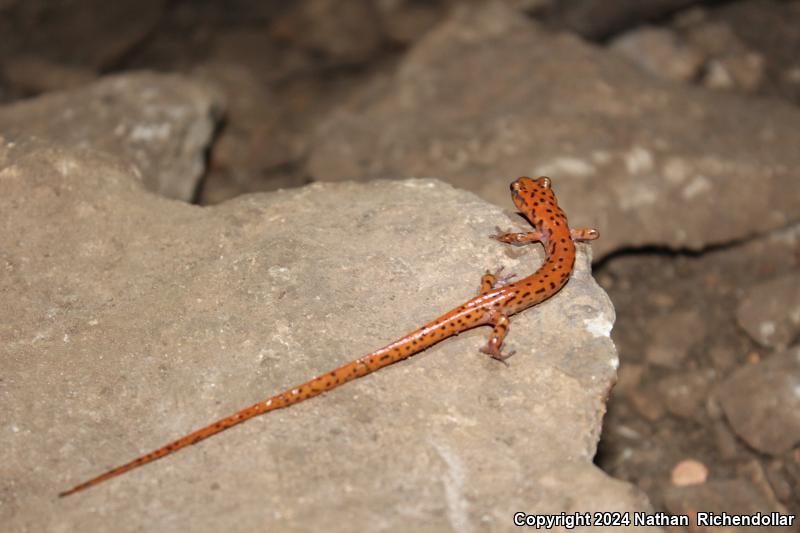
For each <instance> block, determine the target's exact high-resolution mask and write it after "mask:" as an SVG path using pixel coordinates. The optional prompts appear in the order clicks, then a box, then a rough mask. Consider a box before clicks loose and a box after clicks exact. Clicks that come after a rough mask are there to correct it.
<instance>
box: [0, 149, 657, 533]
mask: <svg viewBox="0 0 800 533" xmlns="http://www.w3.org/2000/svg"><path fill="white" fill-rule="evenodd" d="M0 185H1V186H2V189H3V191H4V194H3V195H2V196H1V197H0V224H2V227H3V228H4V231H3V232H2V234H0V239H1V240H0V251H2V257H1V258H0V261H2V263H1V264H2V266H3V271H4V275H3V276H2V277H0V293H2V294H3V300H4V302H5V305H4V307H3V310H2V313H3V314H2V316H0V328H2V329H0V341H1V342H0V346H2V351H3V353H2V357H0V365H1V367H0V375H2V376H3V379H2V382H0V387H1V389H0V390H1V391H2V392H1V393H2V402H3V409H2V411H0V428H2V429H3V430H2V432H0V450H2V451H0V464H2V469H3V470H2V475H1V476H0V480H2V481H0V483H1V484H2V487H0V491H2V494H3V506H2V507H0V522H2V523H3V524H4V526H7V527H9V528H11V529H13V530H39V531H41V530H50V531H53V530H68V531H78V530H82V531H98V530H110V529H114V530H117V531H141V530H153V529H172V528H180V529H184V530H191V531H220V530H225V531H252V530H253V529H262V530H273V531H310V530H322V529H329V528H330V524H337V525H338V529H337V530H338V531H366V530H373V531H374V530H384V531H401V530H402V531H409V530H414V531H459V532H465V531H466V532H469V531H512V530H515V527H514V526H513V525H512V522H511V519H512V515H513V513H514V512H515V511H518V510H525V511H527V512H555V513H558V512H560V511H567V512H573V511H586V510H602V509H605V510H614V511H624V510H636V509H638V510H642V509H644V508H646V502H644V501H643V497H642V496H641V494H639V493H638V492H637V491H635V490H634V489H633V488H632V487H631V486H629V485H626V484H624V483H621V482H618V481H615V480H613V479H610V478H608V477H607V476H605V475H604V474H603V473H602V472H601V471H600V470H598V469H597V468H596V467H594V466H593V465H592V462H591V460H592V456H593V455H594V453H595V446H596V443H597V440H598V437H599V432H600V422H601V418H602V415H603V412H604V405H605V398H606V395H607V394H608V390H609V387H610V385H611V383H612V382H613V379H614V376H615V368H616V364H617V356H616V353H615V350H614V347H613V344H612V343H611V341H610V339H609V337H608V333H609V330H610V328H611V326H612V324H613V321H614V311H613V308H612V306H611V303H610V302H609V300H608V299H607V298H606V296H605V294H604V293H603V292H602V291H601V290H600V289H599V288H598V286H597V285H596V284H595V283H594V281H593V279H592V278H591V276H590V273H589V268H590V266H589V265H590V249H589V247H588V245H580V246H579V257H578V261H577V271H576V273H575V275H574V277H573V279H572V280H571V281H570V283H569V284H568V285H567V287H565V289H564V290H563V291H561V292H560V293H559V294H558V295H556V296H555V297H554V298H552V299H551V300H550V301H548V302H547V303H545V304H542V305H540V306H537V307H535V308H533V309H531V310H528V311H527V312H525V313H523V314H520V315H518V316H516V317H515V318H513V319H512V332H511V334H510V335H509V338H508V344H509V345H510V347H511V348H515V349H516V350H517V354H516V355H515V356H514V357H513V358H512V360H511V361H510V366H509V367H505V366H503V365H501V364H498V363H497V362H495V361H491V360H490V359H489V358H488V357H486V356H485V355H483V354H480V353H478V351H477V348H478V347H479V346H480V345H481V344H482V343H483V342H485V337H486V334H487V332H486V331H483V330H475V331H471V332H468V333H465V334H463V335H461V336H459V337H457V338H454V339H450V340H448V341H447V342H443V343H441V344H439V345H437V346H436V347H433V348H432V349H429V350H428V351H426V352H425V353H423V354H419V355H418V356H416V357H414V358H412V359H411V360H409V361H406V362H402V363H399V364H396V365H394V366H392V367H390V368H387V369H384V370H382V371H380V372H378V373H376V374H374V375H372V376H368V377H366V378H363V379H360V380H358V381H356V382H354V383H350V384H347V385H346V386H344V387H342V388H340V389H338V390H335V391H333V392H330V393H328V394H326V395H324V396H323V397H321V398H316V399H313V400H310V401H308V402H304V403H302V404H300V405H297V406H294V407H292V408H290V409H286V410H283V411H278V412H273V413H271V414H269V415H267V416H263V417H260V418H258V419H255V420H251V421H249V422H248V423H246V424H244V425H242V426H239V427H237V428H233V429H231V430H228V431H226V432H225V433H223V434H221V435H218V436H217V437H215V438H213V439H211V440H208V441H206V442H204V443H201V444H199V445H197V446H195V447H192V448H190V449H186V450H183V451H181V452H180V453H179V454H176V455H175V456H172V457H169V458H166V459H162V460H161V461H158V462H156V463H154V464H152V465H149V466H147V467H145V468H142V469H140V470H138V471H135V472H132V473H129V474H128V475H125V476H124V477H121V478H117V479H115V480H112V481H110V482H107V483H105V484H103V485H101V486H98V487H95V488H94V489H93V490H91V491H87V492H86V493H82V494H78V495H75V496H71V497H69V498H66V499H62V500H59V499H57V498H55V495H56V493H57V492H58V491H60V490H64V489H65V488H67V487H69V486H70V485H72V484H74V483H76V482H78V481H81V480H83V479H85V478H87V477H88V476H92V475H95V474H97V473H99V472H101V471H103V470H104V469H106V468H107V467H110V466H113V465H116V464H118V463H120V462H121V461H126V460H128V459H131V458H132V457H133V456H136V455H138V454H140V453H142V452H146V451H148V450H150V449H152V448H155V447H157V446H160V445H162V444H164V443H166V442H167V441H169V440H171V439H173V438H175V437H178V436H180V435H182V434H184V433H185V432H187V431H189V430H191V429H193V428H196V427H198V426H200V425H205V424H207V423H210V422H212V421H213V420H214V419H216V418H217V417H219V416H222V415H227V414H229V413H230V412H232V411H234V410H237V409H239V408H241V407H244V406H246V405H249V404H251V403H252V402H255V401H258V400H261V399H263V398H265V397H267V396H269V395H271V394H273V393H277V392H279V391H281V390H283V389H285V388H287V387H290V386H293V385H295V384H297V383H299V382H301V381H304V380H306V379H307V378H310V377H312V376H314V375H316V374H318V373H320V372H322V371H325V370H328V369H330V368H331V367H333V366H336V365H339V364H340V363H343V362H345V361H348V360H350V359H352V358H354V357H357V356H359V355H361V354H363V353H364V352H366V351H369V350H370V349H374V348H377V347H379V346H380V345H382V344H383V343H386V342H388V341H391V340H393V339H394V338H397V337H398V336H400V335H401V334H403V333H405V332H406V331H407V330H410V329H411V328H413V327H415V326H417V325H419V324H420V322H421V321H423V320H426V319H429V318H432V317H434V316H436V315H437V314H439V313H440V312H442V311H445V310H447V309H449V308H451V307H453V306H455V305H457V304H458V303H460V302H461V301H463V300H465V299H467V298H469V297H471V296H472V295H473V294H474V292H475V290H476V288H477V282H478V278H479V275H480V274H481V273H482V272H483V270H484V269H486V268H490V267H496V266H498V265H505V266H506V267H507V269H508V270H511V271H514V272H516V273H518V274H526V273H528V272H531V271H532V270H533V269H534V268H535V267H536V265H537V264H538V263H539V262H540V261H541V259H542V252H541V250H539V249H538V248H536V247H532V248H530V249H529V250H528V251H519V250H512V251H509V250H508V249H506V248H505V247H504V246H502V245H500V244H499V243H496V242H493V241H491V240H489V239H487V237H486V235H487V233H489V232H491V230H492V228H493V227H494V226H495V225H502V226H508V225H509V221H508V220H507V219H506V217H505V216H504V215H503V213H502V212H501V211H500V210H499V209H497V208H496V207H493V206H491V205H489V204H486V203H484V202H483V201H481V200H479V199H478V198H477V197H475V196H473V195H472V194H470V193H467V192H463V191H458V190H456V189H453V188H452V187H450V186H448V185H445V184H443V183H441V182H438V181H435V180H407V181H383V182H376V183H371V184H355V183H343V184H318V185H314V186H310V187H307V188H303V189H299V190H293V191H283V192H277V193H271V194H259V195H249V196H245V197H240V198H239V199H237V200H233V201H230V202H226V203H223V204H220V205H219V206H215V207H209V208H201V207H197V206H192V205H187V204H184V203H181V202H177V201H174V200H169V199H165V198H162V197H158V196H155V195H152V194H149V193H147V192H146V191H145V190H144V189H143V188H142V187H141V185H140V184H139V183H138V180H137V178H136V176H135V175H134V174H133V172H132V171H131V170H130V165H129V164H128V163H119V162H118V161H117V160H115V159H111V158H110V157H109V156H107V155H105V154H100V153H96V152H88V151H76V150H74V149H72V148H70V149H62V148H55V147H51V146H48V145H44V144H43V143H40V142H18V143H14V144H12V143H3V144H2V145H0ZM483 329H485V328H483ZM609 531H611V529H609Z"/></svg>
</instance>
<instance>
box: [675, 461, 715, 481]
mask: <svg viewBox="0 0 800 533" xmlns="http://www.w3.org/2000/svg"><path fill="white" fill-rule="evenodd" d="M671 477H672V484H673V485H675V486H678V487H686V486H689V485H700V484H702V483H705V482H706V479H708V468H707V467H706V465H704V464H703V463H701V462H700V461H696V460H694V459H684V460H682V461H681V462H679V463H678V464H676V465H675V466H674V467H673V468H672V474H671Z"/></svg>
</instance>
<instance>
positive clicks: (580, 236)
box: [569, 228, 600, 242]
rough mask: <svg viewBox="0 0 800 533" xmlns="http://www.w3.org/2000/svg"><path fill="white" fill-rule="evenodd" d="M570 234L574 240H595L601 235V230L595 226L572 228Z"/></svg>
mask: <svg viewBox="0 0 800 533" xmlns="http://www.w3.org/2000/svg"><path fill="white" fill-rule="evenodd" d="M569 235H570V237H572V240H573V241H579V242H580V241H593V240H595V239H597V238H599V237H600V232H599V231H597V230H596V229H594V228H571V229H570V230H569Z"/></svg>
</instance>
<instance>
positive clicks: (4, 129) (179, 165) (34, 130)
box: [0, 72, 223, 201]
mask: <svg viewBox="0 0 800 533" xmlns="http://www.w3.org/2000/svg"><path fill="white" fill-rule="evenodd" d="M222 105H223V104H222V99H221V96H220V94H219V93H218V92H216V91H214V90H212V89H211V88H210V87H209V86H206V85H203V84H200V83H197V82H195V81H191V80H189V79H187V78H184V77H181V76H176V75H164V74H154V73H148V72H141V73H134V74H125V75H120V76H109V77H106V78H103V79H102V80H100V81H98V82H96V83H93V84H91V85H88V86H85V87H81V88H79V89H74V90H70V91H64V92H59V93H51V94H46V95H44V96H40V97H38V98H33V99H30V100H24V101H21V102H19V103H14V104H9V105H7V106H3V107H0V135H2V136H3V137H4V138H5V140H6V141H14V140H19V139H21V138H24V137H29V136H36V137H42V138H48V139H53V140H55V141H57V142H59V143H64V144H68V145H72V146H76V147H83V148H87V147H91V148H93V149H98V150H103V151H107V152H109V153H112V154H115V155H118V156H120V157H122V158H124V159H126V160H129V161H132V162H133V163H134V164H135V165H136V166H137V167H138V169H139V171H140V173H141V175H142V176H143V180H144V183H145V185H146V186H147V187H148V188H149V189H151V190H152V191H154V192H157V193H160V194H162V195H164V196H167V197H170V198H177V199H181V200H185V201H189V200H191V199H192V197H193V195H194V191H195V189H196V187H197V183H198V180H199V179H200V177H201V176H202V173H203V170H204V167H205V163H204V154H205V151H206V149H207V147H208V145H209V143H210V141H211V137H212V134H213V132H214V128H215V124H216V121H217V119H218V118H219V115H220V112H221V108H222Z"/></svg>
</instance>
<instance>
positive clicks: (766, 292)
mask: <svg viewBox="0 0 800 533" xmlns="http://www.w3.org/2000/svg"><path fill="white" fill-rule="evenodd" d="M736 320H737V322H738V323H739V326H741V327H742V329H744V330H745V331H746V332H747V334H748V335H750V337H751V338H752V339H753V340H754V341H756V342H757V343H759V344H761V345H762V346H771V347H777V348H786V347H787V346H788V345H789V344H790V343H791V342H792V341H793V340H795V339H796V338H797V336H798V335H800V275H798V274H797V273H791V274H787V275H785V276H781V277H778V278H775V279H771V280H769V281H765V282H763V283H759V284H757V285H755V286H753V287H751V288H750V289H749V290H748V291H747V293H746V294H745V295H744V297H743V298H742V300H741V301H740V302H739V306H738V307H737V309H736Z"/></svg>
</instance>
